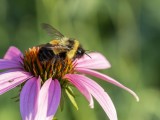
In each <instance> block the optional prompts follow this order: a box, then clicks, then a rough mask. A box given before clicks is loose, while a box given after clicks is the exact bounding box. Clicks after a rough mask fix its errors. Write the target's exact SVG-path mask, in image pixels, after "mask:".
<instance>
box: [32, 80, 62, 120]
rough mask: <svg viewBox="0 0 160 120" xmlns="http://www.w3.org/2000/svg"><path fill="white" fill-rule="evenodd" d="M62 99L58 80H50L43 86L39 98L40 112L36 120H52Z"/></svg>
mask: <svg viewBox="0 0 160 120" xmlns="http://www.w3.org/2000/svg"><path fill="white" fill-rule="evenodd" d="M60 97H61V87H60V84H59V82H58V80H52V79H51V78H50V79H48V80H47V81H46V82H45V83H44V85H43V86H42V88H41V90H40V93H39V98H38V111H37V115H36V117H35V120H52V118H53V116H54V114H55V113H56V111H57V109H58V106H59V103H60Z"/></svg>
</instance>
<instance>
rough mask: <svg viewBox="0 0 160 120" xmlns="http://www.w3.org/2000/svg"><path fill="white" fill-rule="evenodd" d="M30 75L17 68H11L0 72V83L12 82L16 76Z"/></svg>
mask: <svg viewBox="0 0 160 120" xmlns="http://www.w3.org/2000/svg"><path fill="white" fill-rule="evenodd" d="M30 76H31V75H30V74H29V73H27V72H24V71H21V70H19V69H11V70H7V71H5V72H1V73H0V85H2V84H4V83H7V82H12V81H14V79H16V78H20V77H26V78H28V77H30Z"/></svg>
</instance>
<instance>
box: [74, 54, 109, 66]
mask: <svg viewBox="0 0 160 120" xmlns="http://www.w3.org/2000/svg"><path fill="white" fill-rule="evenodd" d="M89 56H90V57H89ZM89 56H87V55H84V57H82V58H80V59H78V60H77V61H76V63H77V65H76V67H77V68H89V69H107V68H110V67H111V65H110V63H109V62H108V60H107V59H106V58H105V57H104V56H103V55H102V54H100V53H90V54H89Z"/></svg>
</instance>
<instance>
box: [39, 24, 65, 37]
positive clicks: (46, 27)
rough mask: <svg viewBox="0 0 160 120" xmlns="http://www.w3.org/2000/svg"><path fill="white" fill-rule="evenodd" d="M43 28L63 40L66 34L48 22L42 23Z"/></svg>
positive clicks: (50, 34) (52, 35)
mask: <svg viewBox="0 0 160 120" xmlns="http://www.w3.org/2000/svg"><path fill="white" fill-rule="evenodd" d="M42 29H44V30H46V32H47V33H48V35H49V36H51V37H53V38H54V39H58V40H61V39H62V38H63V37H64V35H63V34H62V33H60V32H59V31H58V30H56V29H55V28H54V27H52V26H51V25H49V24H47V23H42Z"/></svg>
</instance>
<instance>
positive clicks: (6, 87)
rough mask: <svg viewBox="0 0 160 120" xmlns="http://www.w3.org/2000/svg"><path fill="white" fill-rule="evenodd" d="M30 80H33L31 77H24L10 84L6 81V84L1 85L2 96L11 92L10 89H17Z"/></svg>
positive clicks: (0, 92)
mask: <svg viewBox="0 0 160 120" xmlns="http://www.w3.org/2000/svg"><path fill="white" fill-rule="evenodd" d="M29 78H31V77H28V76H27V77H26V76H23V77H18V78H15V79H14V80H12V81H8V82H7V81H6V82H4V83H1V84H0V95H1V94H3V93H5V92H7V91H9V90H10V89H13V88H15V87H16V86H18V85H20V84H21V83H23V82H24V81H26V80H27V79H29Z"/></svg>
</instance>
